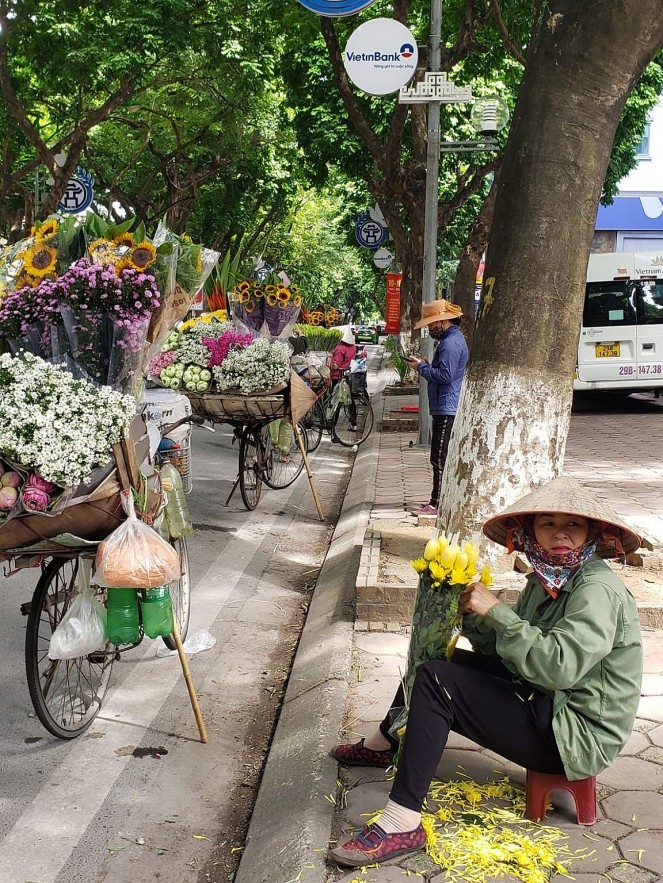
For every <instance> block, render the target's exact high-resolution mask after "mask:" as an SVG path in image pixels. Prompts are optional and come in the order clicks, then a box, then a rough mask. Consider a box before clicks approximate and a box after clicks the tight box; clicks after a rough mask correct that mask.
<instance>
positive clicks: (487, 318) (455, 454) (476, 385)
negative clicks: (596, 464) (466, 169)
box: [438, 0, 663, 538]
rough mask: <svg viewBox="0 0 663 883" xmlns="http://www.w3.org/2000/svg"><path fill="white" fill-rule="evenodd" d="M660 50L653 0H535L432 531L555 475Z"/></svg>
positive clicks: (659, 8)
mask: <svg viewBox="0 0 663 883" xmlns="http://www.w3.org/2000/svg"><path fill="white" fill-rule="evenodd" d="M662 43H663V2H662V0H621V2H620V3H614V2H613V0H595V2H592V3H582V4H581V3H578V2H577V0H537V3H536V4H535V15H534V24H533V32H532V40H531V43H530V47H529V51H528V55H527V63H526V67H525V75H524V78H523V81H522V84H521V88H520V93H519V96H518V102H517V105H516V111H515V114H514V118H513V123H512V127H511V132H510V135H509V140H508V143H507V146H506V149H505V152H504V158H503V162H502V168H501V171H500V175H499V180H498V182H497V192H496V203H495V215H494V220H493V226H492V233H491V239H490V244H489V246H488V254H487V260H486V271H485V273H484V282H483V291H482V298H481V304H480V309H479V316H478V322H477V327H476V332H475V338H474V345H473V349H472V354H471V358H470V362H469V365H468V370H467V374H466V378H465V383H464V387H463V392H462V395H461V401H460V405H459V411H458V415H457V418H456V422H455V425H454V431H453V435H452V439H451V444H450V450H449V457H448V460H447V468H446V469H445V474H444V479H443V481H444V483H443V496H442V500H443V502H442V505H441V508H440V513H439V517H438V523H439V524H440V526H442V527H444V528H445V529H446V530H448V531H450V532H459V533H460V535H461V538H469V537H472V536H474V537H476V536H477V535H478V533H479V531H480V527H481V524H482V523H483V521H484V520H485V519H486V517H488V515H490V514H491V513H493V512H497V511H499V510H500V509H502V508H503V507H505V506H507V505H509V504H510V503H512V502H513V501H515V500H517V499H518V498H520V497H522V496H523V495H524V494H525V493H527V492H528V491H529V490H530V489H531V488H532V487H534V486H537V485H539V484H542V483H544V482H546V481H548V480H549V479H551V478H553V477H554V476H555V475H557V474H558V473H559V472H560V470H561V467H562V463H563V457H564V448H565V444H566V436H567V432H568V427H569V420H570V412H571V400H572V388H573V385H572V379H573V372H574V368H575V360H576V350H577V343H578V336H579V330H580V323H581V317H582V307H583V298H584V287H585V275H586V268H587V260H588V256H589V250H590V245H591V240H592V234H593V231H594V223H595V219H596V211H597V207H598V201H599V197H600V193H601V186H602V184H603V180H604V177H605V172H606V169H607V166H608V161H609V159H610V153H611V148H612V142H613V138H614V135H615V130H616V127H617V123H618V121H619V117H620V114H621V111H622V108H623V107H624V103H625V101H626V99H627V97H628V95H629V93H630V91H631V90H632V88H633V85H634V84H635V82H636V80H637V79H638V78H639V76H640V75H641V73H642V71H643V69H644V68H645V66H646V65H647V63H648V62H649V61H650V60H651V58H652V57H653V55H654V54H655V52H656V51H657V49H658V48H659V47H660V46H661V45H662Z"/></svg>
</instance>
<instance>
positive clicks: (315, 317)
mask: <svg viewBox="0 0 663 883" xmlns="http://www.w3.org/2000/svg"><path fill="white" fill-rule="evenodd" d="M324 318H325V317H324V314H323V313H322V312H321V311H320V310H313V312H312V313H311V315H310V317H309V319H310V322H311V325H319V324H320V323H321V322H322V320H323V319H324Z"/></svg>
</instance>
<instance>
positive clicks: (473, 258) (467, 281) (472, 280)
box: [453, 184, 497, 348]
mask: <svg viewBox="0 0 663 883" xmlns="http://www.w3.org/2000/svg"><path fill="white" fill-rule="evenodd" d="M496 190H497V188H496V186H495V184H493V186H492V187H491V188H490V192H489V193H488V196H487V197H486V199H485V201H484V204H483V205H482V206H481V211H480V212H479V217H478V218H477V219H476V221H475V222H474V224H472V228H471V230H470V232H469V233H468V235H467V242H466V243H465V245H464V246H463V248H462V250H461V253H460V255H459V257H458V269H457V270H456V277H455V279H454V289H453V290H454V297H453V299H454V303H457V304H458V306H459V307H460V308H461V309H462V311H463V316H464V318H463V334H464V335H465V338H466V340H467V345H468V346H469V347H470V348H471V347H472V341H473V340H474V324H475V323H474V289H475V288H476V280H477V269H478V267H479V264H480V263H481V258H482V257H483V254H484V252H485V250H486V246H487V245H488V237H489V234H490V225H491V224H492V221H493V213H494V211H495V193H496Z"/></svg>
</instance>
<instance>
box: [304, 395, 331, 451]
mask: <svg viewBox="0 0 663 883" xmlns="http://www.w3.org/2000/svg"><path fill="white" fill-rule="evenodd" d="M302 423H303V424H304V430H305V431H306V450H307V452H308V453H309V454H310V453H311V452H312V451H315V450H316V448H317V447H318V445H319V444H320V442H321V441H322V430H323V429H324V428H325V409H324V406H323V404H322V402H321V401H320V400H319V399H318V401H317V402H316V403H315V404H314V405H313V407H312V408H311V410H310V411H307V413H306V414H305V416H304V419H303V420H302Z"/></svg>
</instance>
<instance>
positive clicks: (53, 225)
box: [35, 218, 58, 239]
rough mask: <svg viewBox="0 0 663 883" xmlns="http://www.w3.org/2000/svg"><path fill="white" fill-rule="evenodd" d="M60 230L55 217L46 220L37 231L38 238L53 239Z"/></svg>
mask: <svg viewBox="0 0 663 883" xmlns="http://www.w3.org/2000/svg"><path fill="white" fill-rule="evenodd" d="M57 232H58V222H57V221H56V220H55V218H51V219H50V220H48V221H44V223H43V224H42V225H41V227H40V228H39V229H38V230H37V231H36V234H35V235H36V236H37V239H51V238H52V237H53V236H55V234H56V233H57Z"/></svg>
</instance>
